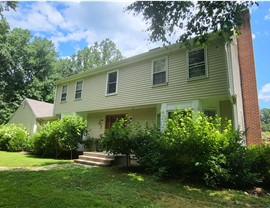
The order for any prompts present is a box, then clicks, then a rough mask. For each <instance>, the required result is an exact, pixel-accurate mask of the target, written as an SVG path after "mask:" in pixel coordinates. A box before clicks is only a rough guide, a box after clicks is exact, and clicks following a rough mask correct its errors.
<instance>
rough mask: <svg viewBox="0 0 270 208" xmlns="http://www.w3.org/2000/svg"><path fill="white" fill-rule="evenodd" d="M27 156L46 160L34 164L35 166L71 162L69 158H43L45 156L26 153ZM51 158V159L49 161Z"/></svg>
mask: <svg viewBox="0 0 270 208" xmlns="http://www.w3.org/2000/svg"><path fill="white" fill-rule="evenodd" d="M26 157H27V158H32V159H38V160H40V161H42V160H44V162H41V163H39V164H37V165H33V166H48V165H63V164H71V160H67V159H54V158H43V157H39V156H37V155H34V154H27V155H26ZM48 160H50V161H48Z"/></svg>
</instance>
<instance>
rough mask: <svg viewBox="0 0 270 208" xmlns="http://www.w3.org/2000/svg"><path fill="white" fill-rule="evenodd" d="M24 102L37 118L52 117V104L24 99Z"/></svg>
mask: <svg viewBox="0 0 270 208" xmlns="http://www.w3.org/2000/svg"><path fill="white" fill-rule="evenodd" d="M25 101H26V102H27V103H28V104H29V106H30V108H31V109H32V111H33V113H34V114H35V116H36V117H37V118H43V117H52V116H53V104H52V103H46V102H42V101H38V100H33V99H29V98H26V99H25Z"/></svg>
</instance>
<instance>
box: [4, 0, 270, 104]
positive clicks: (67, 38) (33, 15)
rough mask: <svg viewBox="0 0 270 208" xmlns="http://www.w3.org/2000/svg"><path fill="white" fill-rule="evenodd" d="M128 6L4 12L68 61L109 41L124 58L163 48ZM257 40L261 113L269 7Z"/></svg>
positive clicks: (36, 6)
mask: <svg viewBox="0 0 270 208" xmlns="http://www.w3.org/2000/svg"><path fill="white" fill-rule="evenodd" d="M128 4H129V3H125V2H80V1H74V2H63V1H59V2H41V1H39V2H35V1H33V2H20V3H19V7H18V8H17V11H16V12H13V11H9V12H7V13H5V17H6V18H7V20H8V22H9V24H10V26H11V28H14V27H20V28H24V29H29V30H30V31H31V33H32V34H33V35H37V36H41V37H47V38H49V39H50V40H52V41H53V42H54V44H55V46H56V49H57V51H58V54H59V57H68V56H69V55H71V54H73V53H75V52H76V51H77V50H79V49H82V48H84V47H86V46H88V45H92V44H93V43H94V42H96V41H97V42H100V41H102V40H104V39H105V38H110V39H111V40H112V41H114V42H115V43H116V45H117V48H119V49H120V51H121V52H122V54H123V55H124V56H125V57H130V56H133V55H136V54H139V53H143V52H145V51H148V50H149V49H151V48H155V47H158V46H160V45H161V43H150V42H149V41H148V40H147V38H148V33H147V32H145V30H146V28H147V25H146V24H145V23H144V22H143V21H142V20H141V18H140V17H134V16H133V15H132V14H127V13H124V12H123V9H124V7H125V6H127V5H128ZM251 24H252V36H253V45H254V55H255V63H256V74H257V86H258V96H259V104H260V108H270V2H260V3H259V6H258V7H257V8H254V9H252V10H251Z"/></svg>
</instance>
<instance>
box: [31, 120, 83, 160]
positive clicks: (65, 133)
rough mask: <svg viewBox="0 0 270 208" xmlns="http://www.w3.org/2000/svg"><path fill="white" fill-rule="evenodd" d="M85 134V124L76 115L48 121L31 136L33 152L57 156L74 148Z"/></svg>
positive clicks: (45, 155)
mask: <svg viewBox="0 0 270 208" xmlns="http://www.w3.org/2000/svg"><path fill="white" fill-rule="evenodd" d="M86 134H87V124H86V122H85V121H84V120H83V118H79V117H77V116H72V117H64V118H63V119H61V120H58V121H53V122H48V123H46V124H45V125H44V126H43V127H41V128H40V129H39V130H38V132H36V133H35V134H34V135H33V136H32V142H33V152H34V153H35V154H37V155H41V156H43V157H55V158H58V157H59V156H60V154H61V153H62V152H63V151H70V152H71V157H72V151H73V150H75V149H76V147H77V144H78V143H81V142H82V139H83V136H84V135H86Z"/></svg>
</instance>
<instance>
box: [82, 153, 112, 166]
mask: <svg viewBox="0 0 270 208" xmlns="http://www.w3.org/2000/svg"><path fill="white" fill-rule="evenodd" d="M79 159H80V160H86V161H93V162H101V163H102V162H103V163H108V164H110V163H111V162H112V161H113V160H114V159H111V158H103V157H94V156H87V155H80V156H79Z"/></svg>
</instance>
